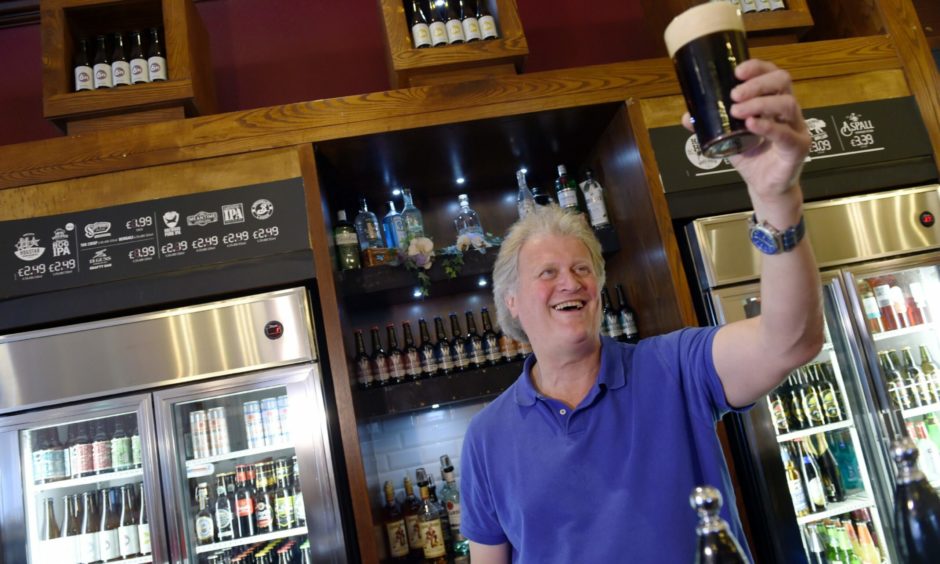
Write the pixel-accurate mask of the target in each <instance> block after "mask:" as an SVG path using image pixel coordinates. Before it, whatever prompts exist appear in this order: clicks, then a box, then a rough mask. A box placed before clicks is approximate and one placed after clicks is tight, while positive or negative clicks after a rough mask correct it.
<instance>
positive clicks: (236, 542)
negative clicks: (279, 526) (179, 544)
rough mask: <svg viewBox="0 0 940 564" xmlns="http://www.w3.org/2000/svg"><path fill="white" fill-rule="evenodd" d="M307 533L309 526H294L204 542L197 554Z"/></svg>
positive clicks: (197, 549) (198, 547)
mask: <svg viewBox="0 0 940 564" xmlns="http://www.w3.org/2000/svg"><path fill="white" fill-rule="evenodd" d="M306 534H307V527H294V528H293V529H285V530H283V531H274V532H273V533H265V534H263V535H253V536H250V537H245V538H241V539H232V540H229V541H222V542H214V543H212V544H204V545H202V546H197V547H196V554H203V553H206V552H212V551H215V550H225V549H228V548H233V547H236V546H244V545H246V544H255V543H259V542H267V541H272V540H278V539H285V538H287V537H297V536H301V535H306Z"/></svg>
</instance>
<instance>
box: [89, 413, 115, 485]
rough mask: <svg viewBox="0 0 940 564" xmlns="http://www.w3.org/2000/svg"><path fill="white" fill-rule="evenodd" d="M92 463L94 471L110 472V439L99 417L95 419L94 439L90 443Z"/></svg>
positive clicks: (100, 472) (99, 472)
mask: <svg viewBox="0 0 940 564" xmlns="http://www.w3.org/2000/svg"><path fill="white" fill-rule="evenodd" d="M91 458H92V464H93V465H94V467H95V472H97V473H98V474H104V473H105V472H110V471H111V470H112V468H111V439H109V438H108V434H107V433H106V432H105V426H104V421H103V420H101V419H99V420H97V421H95V439H94V442H93V443H92V444H91Z"/></svg>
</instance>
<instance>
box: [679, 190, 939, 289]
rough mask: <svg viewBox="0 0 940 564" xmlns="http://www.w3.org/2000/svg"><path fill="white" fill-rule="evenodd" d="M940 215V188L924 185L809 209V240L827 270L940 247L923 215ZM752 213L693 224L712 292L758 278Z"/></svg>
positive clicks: (806, 208) (808, 206)
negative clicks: (751, 234) (749, 227)
mask: <svg viewBox="0 0 940 564" xmlns="http://www.w3.org/2000/svg"><path fill="white" fill-rule="evenodd" d="M925 211H929V212H932V213H933V214H934V215H935V216H936V215H938V214H940V186H936V185H933V186H924V187H920V188H910V189H905V190H895V191H892V192H881V193H877V194H869V195H865V196H857V197H851V198H841V199H838V200H830V201H827V202H814V203H811V204H806V205H805V206H804V215H805V217H806V228H807V233H808V239H809V241H810V243H811V245H812V247H813V251H814V252H815V254H816V260H817V262H818V263H819V266H820V267H821V268H831V267H835V266H841V265H845V264H851V263H856V262H861V261H868V260H874V259H878V258H883V257H889V256H892V255H896V254H899V253H911V252H917V251H927V250H931V249H937V248H940V227H938V226H937V225H936V224H935V225H934V226H933V227H929V228H928V227H924V226H923V225H921V224H920V222H919V221H918V217H919V216H920V214H921V213H922V212H925ZM749 215H750V212H742V213H734V214H727V215H721V216H715V217H710V218H704V219H697V220H695V222H694V223H693V226H694V231H695V239H696V243H697V245H698V247H699V249H698V250H699V252H700V253H701V257H700V258H701V265H702V267H703V269H704V273H703V274H704V278H705V282H706V284H707V287H708V288H715V287H719V286H724V285H727V284H735V283H738V282H745V281H751V280H756V279H757V278H758V277H759V276H760V261H761V254H760V252H759V251H758V250H757V249H756V248H754V246H753V245H751V243H750V241H749V239H748V230H747V218H748V216H749Z"/></svg>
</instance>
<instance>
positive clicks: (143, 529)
mask: <svg viewBox="0 0 940 564" xmlns="http://www.w3.org/2000/svg"><path fill="white" fill-rule="evenodd" d="M137 493H138V495H137V499H139V500H140V511H139V512H138V513H137V540H138V541H139V542H140V553H141V554H144V555H146V554H150V552H151V550H152V549H151V546H150V518H149V517H148V516H147V498H146V496H145V495H144V484H143V483H142V482H141V483H140V484H138V488H137Z"/></svg>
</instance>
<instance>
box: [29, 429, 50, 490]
mask: <svg viewBox="0 0 940 564" xmlns="http://www.w3.org/2000/svg"><path fill="white" fill-rule="evenodd" d="M30 435H31V442H30V446H31V448H32V453H31V458H32V467H33V482H34V483H36V484H42V483H45V482H46V475H47V470H48V465H47V464H46V463H45V459H46V453H47V452H48V451H49V433H48V431H46V430H43V429H38V430H36V431H33V432H31V433H30Z"/></svg>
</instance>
